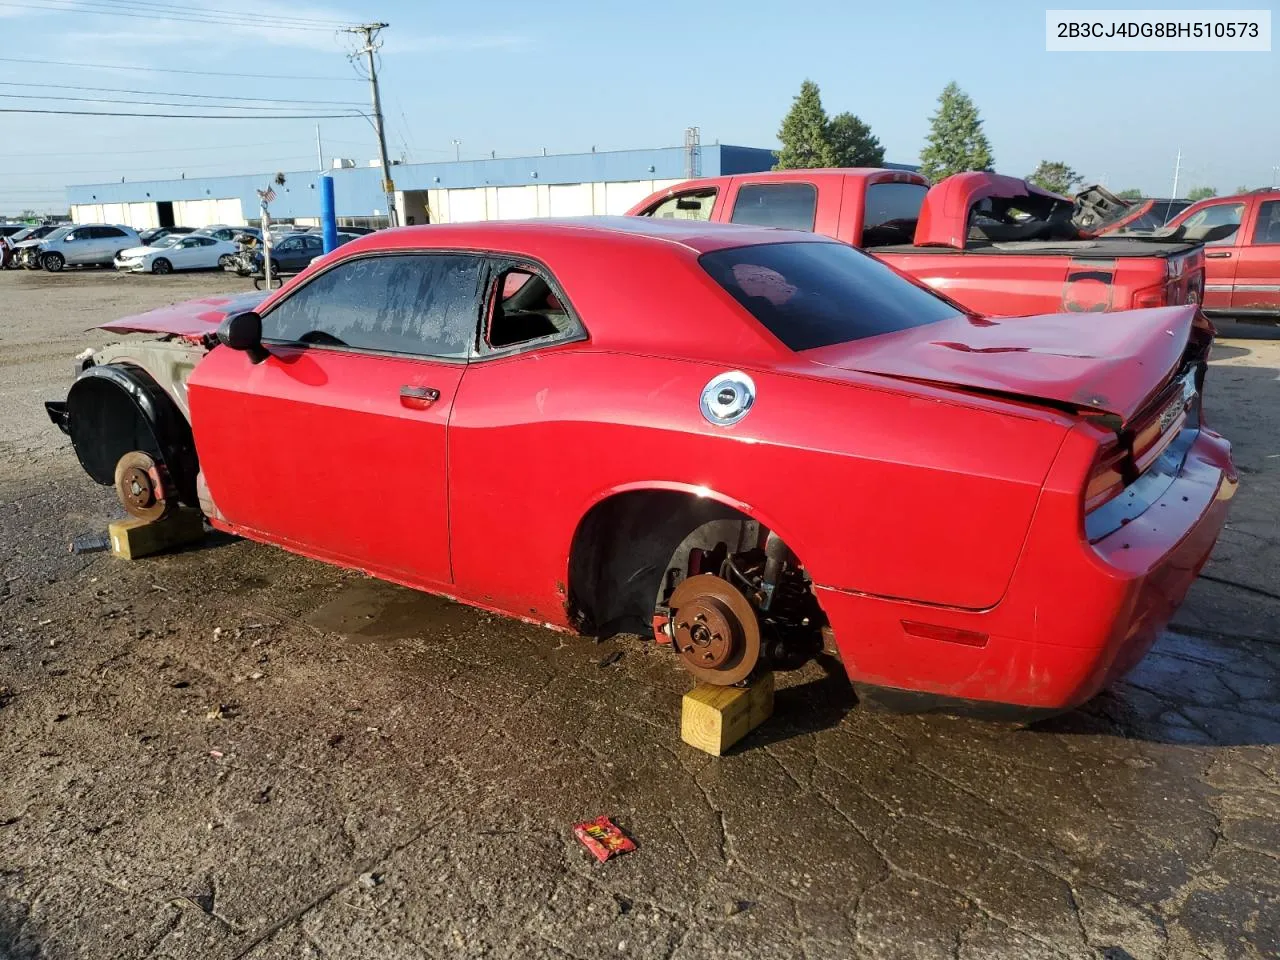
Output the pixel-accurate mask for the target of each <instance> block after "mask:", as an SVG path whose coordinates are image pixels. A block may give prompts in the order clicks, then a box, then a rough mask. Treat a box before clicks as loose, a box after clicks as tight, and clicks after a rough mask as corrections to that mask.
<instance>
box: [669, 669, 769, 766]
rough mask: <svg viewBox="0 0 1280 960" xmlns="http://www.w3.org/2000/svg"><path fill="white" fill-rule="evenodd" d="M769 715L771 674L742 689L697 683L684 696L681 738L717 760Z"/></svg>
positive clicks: (756, 679) (762, 675)
mask: <svg viewBox="0 0 1280 960" xmlns="http://www.w3.org/2000/svg"><path fill="white" fill-rule="evenodd" d="M772 713H773V674H772V673H763V674H761V675H760V676H758V677H756V678H755V679H754V680H752V681H751V682H750V684H749V685H747V686H745V687H717V686H715V685H713V684H710V683H700V684H698V685H697V686H696V687H694V688H693V689H692V690H690V691H689V692H688V693H686V694H685V695H684V706H683V709H682V710H681V715H680V739H682V740H683V741H684V742H685V743H687V744H689V746H691V747H697V748H698V749H699V750H703V751H705V752H707V753H709V754H711V755H712V756H716V757H718V756H720V755H721V754H723V753H724V752H725V751H726V750H728V749H729V748H730V747H731V746H733V745H734V744H735V743H737V742H738V741H739V740H741V739H742V738H743V737H745V736H746V735H747V734H748V733H750V732H751V731H752V730H754V729H755V728H756V727H758V726H760V724H762V723H764V722H765V721H766V720H768V719H769V717H770V715H771V714H772Z"/></svg>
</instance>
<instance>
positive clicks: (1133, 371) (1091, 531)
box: [47, 217, 1237, 711]
mask: <svg viewBox="0 0 1280 960" xmlns="http://www.w3.org/2000/svg"><path fill="white" fill-rule="evenodd" d="M103 326H104V328H105V329H107V330H109V331H111V332H112V333H113V334H119V333H129V332H149V333H152V334H157V335H159V336H160V337H161V338H162V339H161V340H160V341H157V342H153V343H150V344H147V343H143V342H141V341H138V340H130V341H129V342H127V343H122V344H119V345H117V346H116V347H107V348H105V349H103V350H100V351H97V352H96V353H93V354H91V355H90V356H89V357H88V358H86V359H84V360H83V361H82V364H83V365H82V367H81V373H80V375H79V376H78V378H77V379H76V380H75V382H74V383H73V384H72V385H71V388H70V391H69V393H68V394H67V396H66V398H65V400H63V399H61V398H60V399H59V400H58V401H55V402H50V403H49V404H47V409H48V412H49V415H50V417H51V419H52V420H53V421H54V423H56V424H58V425H59V426H60V427H61V428H62V429H63V430H64V431H66V432H67V434H68V435H69V436H70V438H71V442H72V444H73V445H74V447H75V450H76V453H77V455H78V458H79V461H80V463H81V465H82V466H83V467H84V468H85V470H86V471H87V472H88V474H89V475H90V476H91V477H92V478H93V479H94V480H96V481H97V482H99V483H102V484H108V485H110V484H115V485H116V487H117V492H118V493H119V495H120V497H121V500H122V502H123V503H124V504H125V506H126V509H127V510H128V511H129V512H130V513H132V514H134V515H135V516H144V517H145V516H150V517H156V516H162V515H163V514H164V513H165V512H166V511H167V510H169V509H172V507H173V505H174V504H175V503H176V502H179V501H180V502H182V503H185V504H187V505H189V506H191V507H198V508H199V509H200V510H201V511H202V512H203V513H204V515H205V516H206V517H208V518H209V521H210V523H212V525H213V526H214V527H216V528H218V529H220V530H223V531H226V532H229V533H233V534H237V535H241V536H245V537H249V538H251V539H254V540H259V541H263V542H266V543H271V544H277V545H280V546H283V547H285V548H286V549H289V550H293V551H295V552H298V553H302V554H305V555H307V556H311V557H314V558H317V559H322V560H326V561H329V562H331V563H336V564H340V565H342V566H346V567H350V568H353V569H359V570H362V571H367V572H369V573H371V574H373V575H375V576H381V577H384V578H387V579H390V580H393V581H395V582H398V583H401V584H405V585H407V586H411V587H416V588H418V589H422V590H426V591H430V592H435V593H442V594H445V595H448V596H450V597H453V598H456V599H459V600H462V601H464V602H469V603H474V604H478V605H480V606H483V607H485V608H487V609H491V610H497V611H502V612H505V613H508V614H510V615H513V616H517V617H521V618H524V619H526V620H529V621H531V622H535V623H540V624H547V625H549V626H553V627H557V628H560V629H566V630H574V631H579V632H583V633H587V634H595V635H609V634H611V633H616V632H620V631H632V630H642V631H644V632H646V633H647V632H651V631H652V632H653V633H654V635H655V638H656V639H658V640H660V641H661V642H663V643H664V644H666V645H667V646H666V649H667V650H669V651H670V653H669V656H670V659H671V662H672V663H673V664H680V665H681V666H683V667H684V668H685V669H686V670H688V671H689V673H691V674H692V675H693V676H694V677H696V678H698V679H699V680H702V681H706V682H710V683H715V684H721V685H727V684H734V683H738V682H740V681H742V680H744V679H746V678H747V677H749V676H750V675H751V674H752V673H753V672H754V671H756V670H757V669H769V668H771V667H773V666H775V665H779V664H791V665H793V666H794V665H797V664H798V663H800V662H803V661H804V660H805V659H807V658H808V657H810V656H812V655H814V654H815V653H816V652H817V650H818V649H820V648H821V646H822V643H823V640H824V637H829V638H830V639H831V640H832V642H834V644H835V646H836V647H837V648H838V649H839V650H840V652H841V660H842V662H843V666H844V669H845V670H846V671H847V672H848V675H849V676H850V678H851V679H852V680H853V681H855V682H857V683H862V684H867V685H872V686H879V687H890V688H896V689H898V690H900V691H901V690H907V691H912V692H915V693H918V694H924V695H929V696H931V697H934V698H941V703H943V704H944V705H945V704H957V703H959V702H961V701H985V702H987V703H999V704H1015V705H1018V706H1021V707H1029V708H1038V709H1041V710H1047V711H1052V710H1060V709H1063V708H1066V707H1070V706H1073V705H1075V704H1078V703H1080V702H1081V701H1083V700H1086V699H1088V698H1089V697H1091V696H1093V694H1095V693H1096V692H1097V691H1098V690H1099V689H1101V688H1102V687H1103V686H1104V685H1105V684H1107V683H1108V682H1110V681H1111V680H1114V679H1116V678H1118V677H1120V676H1122V675H1123V674H1124V673H1125V672H1126V671H1127V670H1129V669H1130V668H1131V667H1133V666H1134V665H1135V664H1136V663H1137V662H1138V660H1139V659H1140V658H1141V657H1142V656H1143V655H1144V654H1145V652H1146V651H1147V649H1148V648H1149V647H1150V645H1151V643H1152V642H1153V641H1154V640H1155V637H1156V635H1157V633H1158V632H1159V630H1160V629H1161V628H1162V627H1163V626H1164V624H1165V623H1167V622H1168V620H1169V618H1170V616H1172V614H1173V613H1174V611H1175V609H1176V608H1177V606H1178V605H1179V603H1180V602H1181V600H1182V598H1183V596H1184V595H1185V593H1186V591H1187V589H1188V588H1189V587H1190V586H1191V584H1192V582H1193V581H1194V580H1195V578H1196V576H1197V574H1198V572H1199V570H1200V567H1201V565H1202V564H1203V563H1204V561H1205V560H1206V559H1207V557H1208V555H1209V552H1210V551H1211V550H1212V548H1213V544H1214V541H1215V540H1216V538H1217V536H1218V533H1219V531H1220V530H1221V528H1222V524H1223V522H1224V520H1225V518H1226V516H1227V510H1228V506H1229V503H1230V501H1231V498H1232V496H1233V494H1234V493H1235V491H1236V485H1237V477H1236V471H1235V468H1234V467H1233V465H1232V462H1231V457H1230V447H1229V445H1228V444H1227V442H1226V441H1225V440H1224V439H1223V438H1222V437H1220V436H1219V435H1218V434H1216V433H1214V432H1213V431H1211V430H1209V429H1208V428H1206V427H1204V426H1202V420H1201V403H1200V391H1201V388H1202V387H1203V385H1204V374H1205V366H1206V361H1207V359H1208V353H1209V349H1210V346H1211V343H1212V327H1211V326H1210V325H1209V324H1208V322H1207V321H1205V320H1204V319H1203V317H1201V316H1200V313H1199V311H1198V310H1197V309H1196V308H1195V307H1194V306H1183V307H1170V308H1166V309H1162V310H1135V311H1128V312H1118V313H1115V314H1114V315H1112V316H1110V317H1107V318H1105V319H1104V318H1099V322H1096V323H1094V324H1092V325H1091V328H1090V329H1091V332H1090V334H1089V337H1088V349H1082V346H1081V344H1082V338H1081V334H1080V319H1079V317H1076V316H1072V315H1061V314H1057V315H1048V316H1032V317H1019V318H1017V319H1014V320H1008V321H1006V320H996V319H989V318H981V317H976V316H973V315H971V314H967V313H965V312H963V311H962V310H960V309H958V308H957V307H956V305H955V304H954V303H952V302H951V301H948V300H945V299H943V298H941V297H939V296H937V295H935V294H934V293H933V292H932V291H930V290H928V289H927V288H925V287H924V286H922V285H920V284H917V283H915V282H913V281H911V280H910V279H908V278H904V277H903V276H902V275H901V274H899V273H898V272H896V271H895V270H893V269H891V268H889V267H888V266H886V265H885V264H884V263H881V262H879V261H877V260H876V259H875V258H874V257H870V256H868V255H866V254H864V253H862V252H860V251H858V250H855V249H853V248H852V247H850V246H849V245H847V244H844V243H840V242H835V241H832V240H830V239H827V238H826V237H822V236H820V235H817V234H814V233H800V232H797V231H786V230H772V229H762V228H758V227H757V228H751V227H732V226H721V225H718V224H706V223H685V222H680V221H678V220H662V219H657V220H644V219H637V218H623V217H609V218H594V219H593V218H584V219H581V220H565V221H526V222H520V221H494V222H487V223H469V224H446V225H440V226H431V227H425V226H424V227H406V228H404V229H400V230H395V231H387V232H385V233H377V234H374V235H372V236H367V237H362V238H360V239H359V240H356V241H354V242H352V243H351V244H350V245H348V246H347V247H344V248H343V249H342V250H339V251H335V252H333V253H330V254H329V255H327V256H325V257H324V258H323V259H321V260H319V261H318V262H316V263H314V264H312V266H311V267H310V268H309V269H307V270H306V271H304V272H303V273H302V274H301V275H300V276H299V277H297V278H295V279H293V280H291V281H289V282H288V283H287V284H285V286H284V288H283V289H281V290H278V291H275V292H274V293H271V294H268V295H266V296H265V298H264V297H262V296H261V295H257V294H247V295H244V296H242V297H237V298H234V299H233V298H229V297H209V298H205V299H203V300H196V301H192V302H190V303H186V304H179V305H176V306H166V307H161V308H160V309H158V310H154V311H152V312H150V313H146V314H142V315H140V316H135V317H128V318H125V319H123V320H119V321H115V322H111V323H106V324H104V325H103ZM549 451H553V452H554V455H549ZM362 470H363V471H365V472H368V471H370V470H372V471H374V472H375V473H376V478H377V483H376V492H375V494H374V495H373V496H353V494H352V490H353V488H352V482H353V475H355V474H358V473H359V472H360V471H362ZM121 478H123V479H121ZM389 518H391V519H392V520H393V522H388V520H389Z"/></svg>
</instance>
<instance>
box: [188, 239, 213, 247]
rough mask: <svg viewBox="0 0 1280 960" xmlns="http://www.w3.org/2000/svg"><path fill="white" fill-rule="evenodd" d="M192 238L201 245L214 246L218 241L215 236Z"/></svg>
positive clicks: (196, 243) (197, 244)
mask: <svg viewBox="0 0 1280 960" xmlns="http://www.w3.org/2000/svg"><path fill="white" fill-rule="evenodd" d="M191 240H192V242H193V243H194V244H195V245H196V246H199V247H212V246H214V245H215V244H216V243H217V242H218V241H217V240H215V239H213V237H192V238H191Z"/></svg>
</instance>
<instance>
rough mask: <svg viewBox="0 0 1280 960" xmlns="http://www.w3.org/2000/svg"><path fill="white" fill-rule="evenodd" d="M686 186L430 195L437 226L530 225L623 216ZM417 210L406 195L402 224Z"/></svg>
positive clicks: (640, 183)
mask: <svg viewBox="0 0 1280 960" xmlns="http://www.w3.org/2000/svg"><path fill="white" fill-rule="evenodd" d="M681 182H682V181H680V180H626V181H618V182H616V183H604V182H599V183H554V184H529V185H528V186H519V187H468V188H462V189H452V190H451V189H432V190H427V191H426V193H427V202H428V204H429V205H430V208H431V222H432V223H472V222H475V221H478V220H526V219H533V218H536V217H589V216H605V215H609V216H619V215H621V214H624V213H626V212H627V211H628V210H630V209H631V208H632V207H633V206H635V205H636V204H637V203H639V202H640V201H641V200H643V199H644V198H645V197H647V196H648V195H649V194H651V193H654V192H655V191H658V190H664V189H666V188H667V187H669V186H672V185H673V184H677V183H681ZM410 194H411V195H412V194H413V191H410ZM406 204H408V206H406ZM412 205H413V204H412V203H411V202H410V201H409V200H407V199H406V196H405V194H403V193H401V194H398V195H397V207H398V208H399V209H400V211H401V216H402V218H403V214H404V212H405V211H406V210H407V209H408V208H409V207H410V206H412ZM419 222H422V221H421V220H419Z"/></svg>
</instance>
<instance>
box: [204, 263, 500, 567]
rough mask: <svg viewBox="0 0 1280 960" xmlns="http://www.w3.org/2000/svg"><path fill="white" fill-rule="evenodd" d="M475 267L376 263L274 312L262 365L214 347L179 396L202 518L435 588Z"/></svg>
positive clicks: (479, 266) (445, 554) (290, 294)
mask: <svg viewBox="0 0 1280 960" xmlns="http://www.w3.org/2000/svg"><path fill="white" fill-rule="evenodd" d="M484 273H485V264H484V260H483V258H481V257H479V256H472V255H468V254H452V253H449V254H435V253H403V254H402V253H395V254H391V253H385V254H384V253H379V254H370V255H365V256H360V257H355V258H352V259H348V260H345V261H342V262H340V263H337V264H334V265H332V266H330V267H329V268H328V269H326V270H325V271H324V272H322V273H319V274H317V275H316V276H314V277H312V278H310V279H309V280H308V281H307V282H306V283H305V284H303V285H302V286H300V287H298V288H297V289H291V290H288V291H287V292H285V293H284V294H283V295H282V296H278V297H276V298H274V300H273V302H271V303H270V305H269V306H268V307H267V308H266V309H265V310H264V312H263V317H262V325H263V334H264V343H265V346H266V348H267V351H268V356H267V358H266V359H265V360H263V361H262V362H261V363H256V364H255V363H253V362H252V361H251V359H250V357H249V355H248V354H247V353H243V352H239V351H235V350H231V349H229V348H227V347H216V348H215V349H214V350H213V351H212V352H210V353H209V355H208V356H207V357H205V358H204V359H203V360H202V361H201V362H200V364H199V365H198V366H197V367H196V369H195V372H194V373H193V374H192V376H191V378H190V381H189V384H188V396H189V400H190V407H191V420H192V429H193V431H194V434H195V441H196V449H197V452H198V455H199V458H200V467H201V474H202V476H203V478H204V481H205V483H206V485H207V486H208V489H209V492H210V494H211V495H212V498H213V501H214V503H215V504H216V506H217V513H218V515H219V516H220V517H222V518H223V519H224V520H225V522H226V523H227V524H228V525H229V526H230V527H232V528H233V529H235V530H236V531H238V532H243V533H245V534H247V535H249V536H253V537H257V538H259V539H263V540H267V541H270V542H274V543H278V544H281V545H283V546H286V547H289V548H291V549H294V550H297V551H299V552H302V553H306V554H308V555H310V556H315V557H321V558H324V559H328V560H333V561H336V562H339V563H342V564H346V565H350V566H355V567H358V568H360V569H365V570H370V571H374V572H377V573H380V574H382V575H384V576H389V577H391V578H393V579H398V580H401V581H404V582H408V583H415V584H423V585H427V584H447V583H449V582H451V579H452V570H451V566H450V557H449V516H448V474H447V456H446V428H447V426H448V424H449V418H450V415H451V412H452V410H453V403H454V397H455V395H456V393H457V389H458V385H459V383H460V382H461V380H462V374H463V371H464V370H465V369H466V364H467V358H468V355H469V352H470V348H471V345H472V343H473V342H474V340H475V336H476V330H477V324H478V319H479V313H480V302H481V299H482V289H483V276H484Z"/></svg>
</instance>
